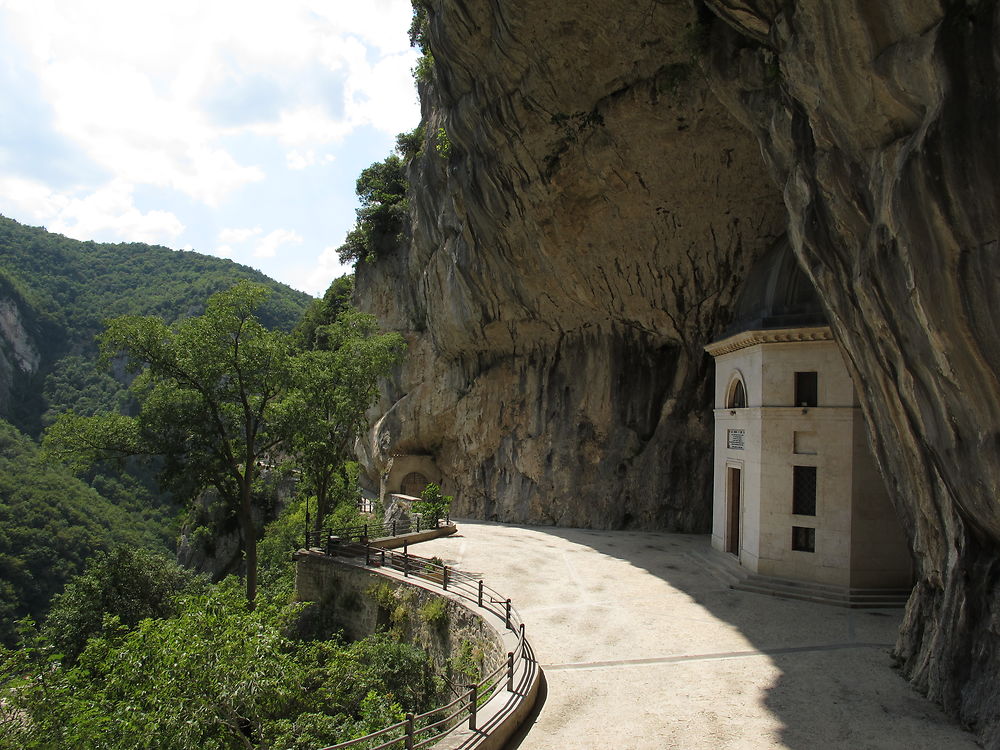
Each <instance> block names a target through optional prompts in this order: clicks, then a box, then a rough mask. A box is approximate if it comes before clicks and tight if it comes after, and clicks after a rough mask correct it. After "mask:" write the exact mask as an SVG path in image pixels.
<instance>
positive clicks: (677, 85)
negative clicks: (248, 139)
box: [357, 0, 785, 531]
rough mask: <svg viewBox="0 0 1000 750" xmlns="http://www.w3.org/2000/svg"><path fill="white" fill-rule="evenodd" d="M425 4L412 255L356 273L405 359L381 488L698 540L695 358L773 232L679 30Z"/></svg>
mask: <svg viewBox="0 0 1000 750" xmlns="http://www.w3.org/2000/svg"><path fill="white" fill-rule="evenodd" d="M431 5H432V12H431V45H432V49H433V52H434V56H435V61H436V62H435V73H434V76H433V80H432V81H430V82H429V83H427V84H425V85H424V87H423V91H422V94H423V104H424V114H425V121H426V133H427V142H426V143H425V146H424V150H423V155H422V157H420V158H419V159H417V160H416V161H415V162H414V163H412V164H411V166H410V179H411V183H412V185H413V191H412V195H411V206H412V208H413V212H412V213H413V242H412V245H410V246H409V247H407V248H401V249H400V250H399V251H398V252H397V253H396V254H395V255H393V256H391V257H387V258H382V259H380V260H379V261H378V262H377V263H376V264H374V266H367V265H362V266H361V267H359V269H358V282H357V288H358V294H357V297H358V299H359V300H360V301H362V303H363V304H365V305H366V306H367V307H368V309H369V310H370V311H371V312H374V313H375V314H376V315H378V316H379V318H380V319H381V320H382V321H383V322H384V323H386V324H388V325H389V326H390V327H393V328H395V329H397V330H402V331H405V332H407V335H408V338H409V341H410V350H409V354H408V358H407V362H406V364H405V365H404V369H403V371H402V372H401V374H400V377H399V378H398V379H397V381H396V382H395V384H394V385H393V386H392V387H391V388H389V389H387V392H386V393H385V399H384V400H383V403H381V404H380V405H379V407H378V409H377V410H376V412H375V413H374V414H373V422H374V426H373V428H372V431H371V433H370V435H369V439H368V440H367V441H366V446H365V451H366V454H367V455H366V464H367V466H368V470H369V472H370V475H371V479H372V483H373V484H374V485H375V486H377V484H378V483H377V477H378V475H379V474H380V473H381V472H382V471H384V469H385V466H386V465H387V462H388V459H389V458H390V457H391V456H392V455H393V454H394V453H396V454H398V453H428V454H432V455H433V456H434V457H435V459H436V461H437V465H438V468H440V470H441V471H442V474H443V476H444V477H445V479H444V480H443V486H444V489H445V491H447V492H448V493H449V494H454V495H455V497H456V500H455V506H454V512H455V513H457V514H473V515H476V516H480V517H485V518H495V519H500V520H507V521H533V522H543V523H556V524H563V525H573V526H596V527H603V528H630V527H634V528H669V529H677V530H702V531H704V530H707V529H708V528H709V523H710V517H709V516H710V487H711V482H710V472H711V466H710V462H709V459H708V457H709V456H710V453H711V443H712V439H711V436H712V429H713V426H712V416H711V411H710V405H711V403H710V402H711V386H710V380H711V378H710V375H711V361H710V358H709V357H708V356H707V355H706V354H705V353H704V351H703V350H702V347H703V346H704V344H706V343H707V342H709V341H710V340H711V339H712V338H713V337H714V336H716V335H717V334H718V333H719V331H720V330H721V328H722V327H723V326H724V325H725V324H726V323H727V322H728V318H729V312H730V309H731V307H732V304H733V299H734V296H735V293H736V291H737V287H738V284H739V280H740V278H741V277H742V275H743V272H744V271H745V269H746V268H747V266H748V265H749V264H750V263H751V262H752V261H753V260H754V259H755V258H756V257H757V255H758V254H759V253H761V252H762V251H763V250H764V249H765V248H767V247H768V246H769V245H770V244H771V243H772V242H773V241H774V240H775V238H776V237H777V236H778V235H779V234H780V233H781V232H782V231H783V230H784V221H785V219H784V213H783V209H782V207H781V204H780V197H779V194H778V191H777V190H776V189H775V186H774V184H773V182H772V181H771V180H770V178H769V177H768V176H767V175H766V174H765V173H764V172H763V170H762V168H761V162H760V156H759V147H758V145H757V144H756V142H755V141H754V140H753V138H752V137H751V135H750V134H749V133H748V132H747V130H746V129H745V128H744V127H742V126H741V125H740V124H739V123H738V122H737V121H736V120H735V119H734V118H733V117H732V116H731V115H730V114H729V113H727V111H726V110H725V109H724V107H723V106H722V105H721V104H720V102H719V101H718V100H717V99H716V97H715V96H713V95H712V93H711V91H710V90H709V88H708V86H707V85H706V82H705V79H704V77H703V76H701V75H700V74H699V73H698V67H697V63H696V52H697V47H698V44H699V40H698V39H697V32H698V27H697V26H696V25H695V14H694V12H693V10H692V9H691V8H690V7H687V6H684V5H665V4H663V3H649V4H641V6H642V7H638V6H637V7H635V8H625V9H619V8H616V9H615V10H614V12H613V13H610V12H609V9H608V7H607V4H606V3H575V4H565V5H556V6H553V5H552V4H549V3H526V2H519V3H481V2H471V0H470V1H468V2H466V1H464V0H447V1H445V0H441V1H435V2H433V3H431ZM445 139H446V142H447V143H449V144H450V149H447V152H448V155H447V157H443V156H442V155H441V154H442V151H443V149H439V148H435V147H436V146H438V145H440V144H442V142H445Z"/></svg>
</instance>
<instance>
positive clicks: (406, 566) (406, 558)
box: [403, 542, 410, 576]
mask: <svg viewBox="0 0 1000 750" xmlns="http://www.w3.org/2000/svg"><path fill="white" fill-rule="evenodd" d="M403 575H404V576H408V575H410V552H409V549H407V545H406V542H403Z"/></svg>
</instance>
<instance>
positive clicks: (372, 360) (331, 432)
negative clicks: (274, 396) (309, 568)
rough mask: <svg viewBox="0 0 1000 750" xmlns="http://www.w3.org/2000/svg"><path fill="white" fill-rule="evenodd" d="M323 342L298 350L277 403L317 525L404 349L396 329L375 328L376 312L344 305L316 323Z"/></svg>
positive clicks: (290, 450) (291, 451) (325, 513)
mask: <svg viewBox="0 0 1000 750" xmlns="http://www.w3.org/2000/svg"><path fill="white" fill-rule="evenodd" d="M317 339H318V340H320V341H322V343H323V344H324V345H325V347H326V348H324V349H316V350H313V351H307V352H302V353H300V354H298V355H297V356H295V357H294V359H292V361H291V383H290V387H289V390H288V393H287V395H286V397H285V398H284V400H283V401H282V404H281V406H280V409H281V412H282V415H281V419H282V420H284V428H283V429H284V433H285V434H286V435H287V436H288V440H287V442H286V443H285V445H284V448H285V450H286V451H287V452H289V453H290V454H291V455H292V456H293V457H294V458H295V462H296V465H297V466H298V468H299V469H300V471H301V472H302V478H303V480H304V482H305V488H306V491H307V492H312V493H314V494H315V495H316V499H317V512H316V519H315V520H316V527H317V528H319V527H320V526H321V524H322V522H323V519H324V518H325V517H326V515H327V513H328V512H329V495H330V488H331V486H332V483H333V479H334V475H335V474H336V473H337V471H338V470H339V469H340V468H341V467H342V466H343V465H344V463H345V462H346V461H347V460H348V459H349V458H350V455H351V448H352V446H353V443H354V438H355V436H356V435H357V431H358V428H359V426H360V425H361V423H362V421H363V419H364V415H365V411H366V410H367V409H368V407H369V406H371V404H372V403H373V402H374V401H375V399H376V398H377V396H378V388H377V384H378V379H379V378H380V377H382V376H385V375H387V374H388V373H389V370H390V369H391V368H392V367H393V365H395V364H396V362H398V361H399V359H400V357H401V356H402V354H403V349H404V346H405V344H404V341H403V338H402V336H400V335H399V334H398V333H388V334H379V333H378V325H377V323H376V321H375V318H374V317H373V316H371V315H365V314H362V313H359V312H355V311H353V310H344V311H342V312H341V313H340V315H339V316H338V317H337V319H336V320H335V321H334V322H333V323H331V324H330V325H328V326H323V327H321V328H319V329H317Z"/></svg>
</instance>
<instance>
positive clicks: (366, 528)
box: [364, 524, 398, 716]
mask: <svg viewBox="0 0 1000 750" xmlns="http://www.w3.org/2000/svg"><path fill="white" fill-rule="evenodd" d="M364 528H365V541H366V542H367V541H368V524H365V527H364ZM397 716H398V714H397Z"/></svg>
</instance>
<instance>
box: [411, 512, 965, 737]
mask: <svg viewBox="0 0 1000 750" xmlns="http://www.w3.org/2000/svg"><path fill="white" fill-rule="evenodd" d="M458 524H459V529H458V534H457V535H455V536H451V537H444V538H441V539H435V540H433V541H430V542H425V543H422V544H420V545H419V548H417V549H414V550H413V551H414V552H415V553H416V554H419V555H422V556H426V557H430V556H433V555H436V556H438V557H440V558H442V559H443V560H444V561H445V562H446V563H448V564H449V565H452V564H453V565H456V566H458V567H460V568H461V569H463V570H465V571H468V572H471V573H474V574H476V575H481V576H482V577H483V578H484V579H485V581H486V582H487V583H488V584H489V585H490V586H492V587H493V588H495V589H497V590H498V591H500V592H502V593H504V594H506V595H507V596H510V597H511V599H513V603H514V607H515V608H516V609H517V610H518V611H519V612H520V613H521V616H522V617H523V618H524V621H525V622H526V623H527V633H528V638H529V640H530V641H531V643H532V646H533V647H534V649H535V653H536V654H537V657H538V660H539V662H540V663H541V665H542V669H543V670H544V672H545V680H546V691H547V695H546V698H545V702H544V704H543V705H542V707H541V710H540V711H539V712H538V714H537V716H536V718H535V720H534V723H533V725H532V727H531V729H530V731H528V732H527V733H526V734H524V735H523V737H522V739H521V740H520V744H519V745H517V743H514V746H517V747H520V748H522V749H523V750H531V749H533V748H537V749H543V748H544V749H545V750H576V749H578V748H581V749H582V748H614V749H615V750H629V749H635V750H646V749H647V748H649V749H653V748H656V749H659V748H680V749H682V750H702V749H703V750H719V749H720V748H754V749H756V748H794V749H801V750H807V749H808V750H827V749H836V748H843V749H844V750H848V749H849V750H861V749H862V748H877V749H878V750H883V749H886V750H893V749H895V748H899V750H904V749H905V750H911V749H912V748H928V749H930V748H933V749H934V750H951V749H952V748H954V749H955V750H963V749H964V748H969V750H972V748H976V747H977V745H976V743H975V742H974V741H973V739H972V735H971V734H969V733H967V732H965V731H963V730H962V729H961V728H960V727H959V726H958V725H957V724H955V723H954V722H953V721H951V720H950V719H948V718H947V717H945V716H944V714H943V713H942V712H941V711H940V710H939V709H938V708H937V707H936V706H934V705H933V704H931V703H930V702H928V701H926V700H925V699H923V698H922V697H920V696H919V695H918V694H917V693H916V692H914V691H913V689H912V688H911V687H910V686H909V685H908V684H907V683H906V682H905V681H904V680H903V679H902V678H901V677H900V676H899V675H898V674H897V673H896V672H895V671H893V669H892V667H891V660H890V658H889V650H890V649H891V647H892V643H893V642H894V640H895V635H896V629H897V628H898V627H899V621H900V618H901V615H902V613H901V611H900V610H848V609H841V608H836V607H829V606H824V605H819V604H810V603H807V602H795V601H784V600H780V599H775V598H772V597H766V596H760V595H756V594H750V593H744V592H738V591H733V590H731V589H729V588H728V587H727V586H726V585H725V583H724V582H723V581H722V580H721V579H720V578H719V577H718V575H717V574H716V573H715V572H713V568H712V565H711V560H712V555H716V554H718V553H716V552H714V551H713V550H711V549H710V547H709V543H708V538H707V537H705V536H691V535H681V534H664V533H644V532H604V531H588V530H582V529H557V528H552V527H526V526H507V525H502V524H492V523H483V522H478V521H459V522H458Z"/></svg>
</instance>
